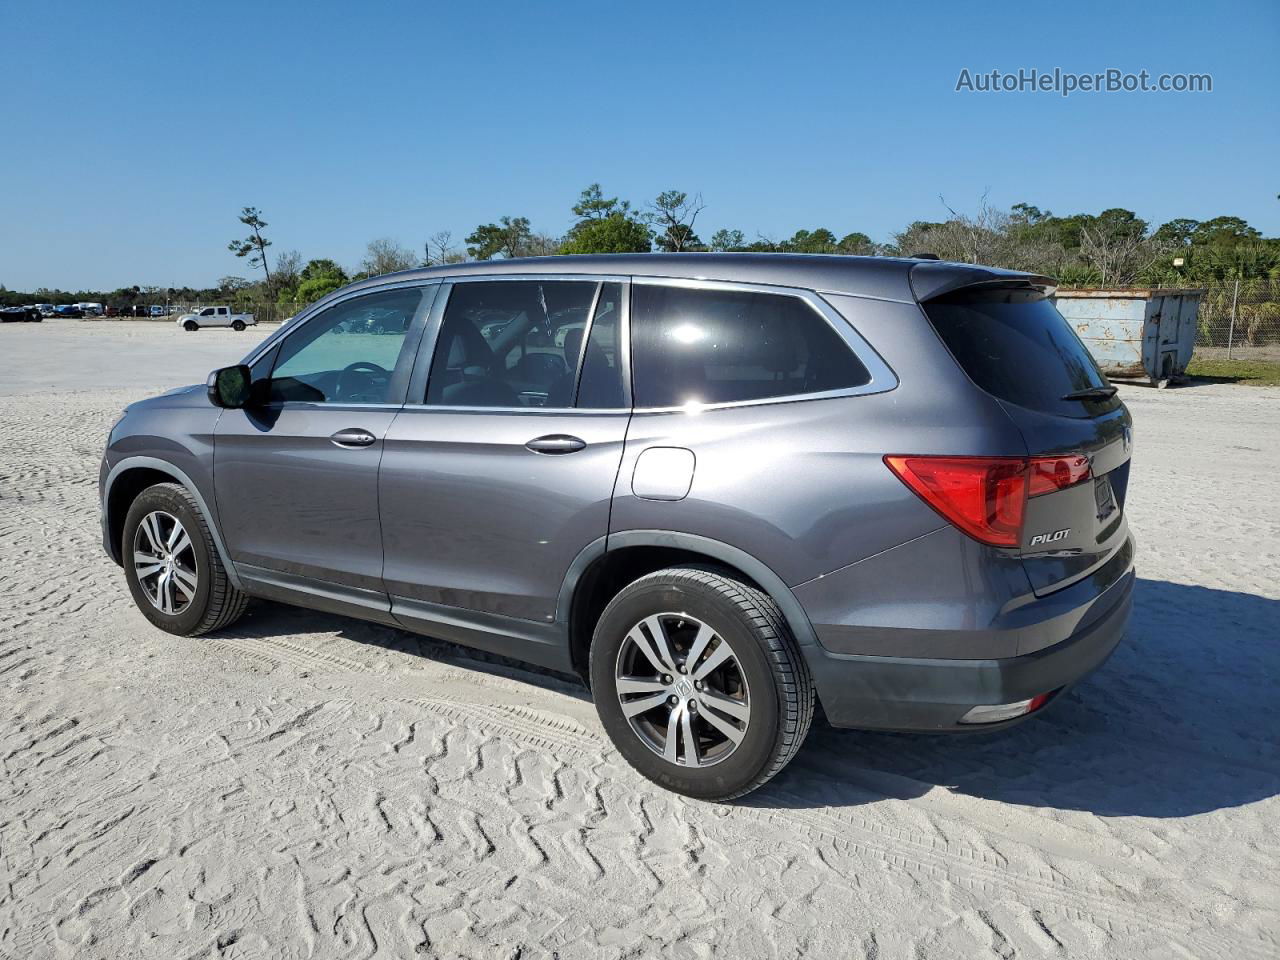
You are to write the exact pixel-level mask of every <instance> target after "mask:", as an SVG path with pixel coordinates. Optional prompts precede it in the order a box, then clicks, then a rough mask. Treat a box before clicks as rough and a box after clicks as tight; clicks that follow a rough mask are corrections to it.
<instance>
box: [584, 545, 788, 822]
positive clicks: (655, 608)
mask: <svg viewBox="0 0 1280 960" xmlns="http://www.w3.org/2000/svg"><path fill="white" fill-rule="evenodd" d="M659 633H660V634H661V637H659V636H657V634H659ZM722 648H723V649H722ZM590 673H591V688H592V691H593V693H594V696H595V702H596V711H597V712H598V713H599V715H600V721H601V723H602V724H603V725H604V728H605V731H606V732H607V733H608V734H609V737H610V739H611V740H612V741H613V743H614V745H615V746H616V747H617V748H618V751H619V752H620V753H621V754H622V755H623V757H625V758H626V760H627V762H628V763H630V764H631V766H633V767H634V768H635V769H636V770H637V771H639V773H641V774H642V775H643V776H645V777H647V778H648V779H650V780H652V781H653V782H654V783H657V784H659V785H660V786H663V787H666V788H667V789H668V790H672V791H675V792H676V793H682V794H684V795H685V796H690V797H696V798H698V799H701V800H716V801H723V800H732V799H733V798H735V797H740V796H742V795H743V794H746V793H750V792H751V791H752V790H755V789H756V788H757V787H759V786H761V785H762V784H764V783H765V782H766V781H768V780H769V779H770V778H771V777H773V776H774V775H775V774H777V773H778V772H779V771H780V770H781V769H782V768H783V767H785V766H786V765H787V763H789V762H790V760H791V758H792V757H793V756H795V754H796V752H797V751H798V750H799V748H800V744H801V743H802V742H803V741H804V737H805V734H806V733H807V732H808V730H809V724H810V723H811V721H812V719H813V709H814V694H813V681H812V679H811V677H810V676H809V669H808V666H807V665H806V664H805V662H804V658H803V657H802V656H801V654H800V650H799V648H798V647H797V645H796V642H795V639H794V638H793V637H792V635H791V632H790V630H789V629H788V628H787V625H786V621H785V620H784V618H783V616H782V612H781V611H780V610H779V609H778V606H777V604H775V603H774V602H773V600H772V599H770V597H769V596H768V595H766V594H764V593H762V592H761V591H760V590H757V589H756V588H755V587H752V586H749V585H747V584H745V583H743V582H741V581H739V580H735V579H733V578H732V577H730V576H727V575H725V574H722V573H719V572H717V571H714V570H707V569H702V568H698V567H671V568H668V569H666V570H660V571H658V572H657V573H651V574H649V575H648V576H645V577H641V578H640V579H639V580H636V581H635V582H634V583H631V584H630V585H628V586H626V587H624V588H623V589H622V590H621V591H620V592H619V593H618V595H617V596H615V597H614V598H613V599H612V600H611V601H610V602H609V605H608V606H607V607H605V610H604V613H602V614H601V616H600V620H599V622H598V623H597V624H596V629H595V636H594V638H593V640H592V645H591V657H590ZM673 727H674V728H675V730H674V732H673V731H672V728H673Z"/></svg>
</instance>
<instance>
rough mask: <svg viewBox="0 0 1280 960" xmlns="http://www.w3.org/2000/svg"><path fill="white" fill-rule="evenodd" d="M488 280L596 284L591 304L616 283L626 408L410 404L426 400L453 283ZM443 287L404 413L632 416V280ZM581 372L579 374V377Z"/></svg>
mask: <svg viewBox="0 0 1280 960" xmlns="http://www.w3.org/2000/svg"><path fill="white" fill-rule="evenodd" d="M490 280H504V281H505V280H524V281H526V282H528V281H533V282H539V281H542V280H578V281H587V282H591V283H595V284H596V292H595V294H594V296H593V301H592V302H593V304H594V303H595V302H596V300H598V298H599V296H600V291H601V290H602V289H603V288H604V284H606V283H618V284H621V285H622V304H621V307H622V316H621V318H620V323H619V325H618V331H619V334H618V335H619V336H620V337H622V349H623V351H624V353H623V354H622V359H623V361H624V363H623V367H622V388H623V393H622V395H623V397H624V398H625V399H626V400H627V401H628V403H627V406H625V407H589V408H588V407H451V406H446V405H444V404H439V403H411V402H409V397H413V396H421V397H423V399H424V400H425V399H426V392H427V378H428V376H429V375H430V372H431V361H432V358H433V357H434V356H435V352H436V341H437V340H438V339H439V337H440V326H441V324H442V323H443V322H444V311H445V309H446V308H447V307H448V304H449V297H450V296H451V295H452V293H453V286H454V284H456V283H483V282H488V281H490ZM441 281H442V283H443V284H444V286H442V287H441V289H440V290H439V291H438V292H437V294H436V300H435V303H434V304H432V308H431V314H430V316H429V317H428V318H427V325H426V330H425V331H424V332H423V335H422V339H421V340H420V341H419V342H418V358H417V361H416V363H415V364H414V368H413V372H412V374H411V375H410V377H409V392H408V394H407V396H406V397H405V404H404V406H403V407H402V409H403V410H406V411H415V412H416V411H419V410H439V411H442V412H445V413H520V414H526V415H530V416H532V415H538V414H554V415H556V416H563V415H569V414H594V415H596V416H599V415H601V414H625V415H627V416H630V415H631V410H632V408H631V404H630V400H631V278H630V277H626V276H619V275H615V274H595V273H512V274H507V273H504V274H475V275H470V274H468V275H465V276H459V277H443V278H441ZM593 319H594V317H592V316H588V318H587V323H588V327H589V326H590V324H591V322H592V320H593ZM586 346H587V334H586V333H584V334H583V337H582V348H583V350H584V351H585V350H586ZM580 373H581V371H579V374H580ZM574 396H575V397H576V396H577V385H576V381H575V386H574Z"/></svg>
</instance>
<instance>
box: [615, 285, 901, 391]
mask: <svg viewBox="0 0 1280 960" xmlns="http://www.w3.org/2000/svg"><path fill="white" fill-rule="evenodd" d="M631 283H632V284H633V285H640V284H643V285H645V286H665V287H683V288H685V289H691V290H732V291H740V292H747V293H768V294H773V295H775V296H790V297H796V298H797V299H799V300H803V301H804V302H805V303H807V304H808V305H809V306H810V307H812V308H813V309H814V310H815V311H817V313H818V314H819V315H820V316H821V317H822V318H823V319H824V320H826V321H827V324H828V325H829V326H830V327H831V329H832V330H834V331H835V333H836V335H837V336H838V337H840V339H841V340H843V341H844V342H845V346H847V347H848V348H849V349H850V350H851V351H852V352H853V355H854V356H855V357H857V358H858V360H859V362H861V363H862V365H863V367H865V368H866V371H867V374H868V375H869V376H870V377H871V379H870V380H868V381H867V382H866V383H864V384H861V385H860V386H856V387H843V388H841V389H839V390H822V391H818V392H816V393H787V394H781V395H779V396H776V397H760V398H758V399H754V400H730V401H726V402H724V403H703V404H696V405H691V404H685V405H683V406H675V407H640V406H634V407H633V409H634V411H635V412H636V413H638V414H639V413H701V412H703V411H705V410H727V409H732V408H734V407H761V406H765V405H767V404H774V403H797V402H799V401H803V400H830V399H834V398H837V397H861V396H867V395H870V394H875V393H887V392H888V391H890V390H893V389H895V388H896V387H897V386H898V383H899V381H898V376H897V374H895V373H894V372H893V370H892V369H891V368H890V367H889V365H888V364H887V363H885V361H884V359H883V358H882V357H881V356H880V354H879V353H877V352H876V349H875V348H874V347H873V346H871V344H870V343H868V342H867V341H866V340H865V339H864V338H863V336H862V334H860V333H859V332H858V331H857V330H856V329H855V328H854V326H853V324H852V323H851V322H850V321H849V320H848V319H847V318H846V317H844V315H843V314H841V313H839V312H838V311H837V310H836V309H835V307H833V306H831V304H829V303H827V301H826V300H824V299H823V298H822V297H821V296H819V295H818V293H817V292H816V291H814V290H810V289H806V288H804V287H784V286H779V285H776V284H768V283H746V282H741V281H737V280H691V279H686V278H682V277H641V276H633V277H632V278H631ZM626 316H627V346H628V358H627V359H628V367H630V355H629V351H630V346H631V325H630V324H631V303H630V291H628V303H627V315H626ZM632 402H633V404H634V402H635V397H634V395H632Z"/></svg>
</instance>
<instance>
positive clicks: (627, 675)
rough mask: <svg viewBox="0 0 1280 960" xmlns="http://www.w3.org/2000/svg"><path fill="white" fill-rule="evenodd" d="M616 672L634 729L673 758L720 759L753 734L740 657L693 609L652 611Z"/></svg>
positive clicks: (691, 761)
mask: <svg viewBox="0 0 1280 960" xmlns="http://www.w3.org/2000/svg"><path fill="white" fill-rule="evenodd" d="M614 679H615V686H616V689H617V695H618V702H619V703H620V704H621V706H622V712H623V715H624V716H625V717H626V718H627V722H628V723H630V725H631V729H632V731H633V732H634V733H635V734H636V736H638V737H639V738H640V740H641V742H643V743H644V744H645V745H646V746H647V747H649V749H650V750H652V751H653V752H654V753H656V754H658V756H660V757H662V758H663V759H665V760H667V761H668V762H670V763H674V764H677V765H680V766H688V767H708V766H711V765H712V764H716V763H719V762H720V761H722V760H724V759H725V758H727V757H728V756H729V755H730V754H732V753H733V752H734V751H735V750H736V749H737V748H738V745H739V744H740V743H742V740H743V738H744V737H745V736H746V734H747V727H748V725H749V723H750V718H751V700H750V692H749V690H748V689H747V679H746V676H745V675H744V673H743V671H742V665H741V664H740V663H739V661H738V656H737V654H736V653H735V652H734V650H733V647H732V646H730V644H729V642H728V641H727V640H726V639H725V638H724V637H722V636H721V635H720V634H719V633H717V632H716V630H715V629H714V628H712V627H711V626H709V625H708V624H706V623H703V622H702V621H701V620H698V619H697V618H695V617H691V616H689V615H688V614H685V613H659V614H654V615H653V616H649V617H645V618H644V619H643V620H641V621H640V622H639V623H637V624H636V625H635V626H634V627H632V628H631V629H630V630H629V631H628V632H627V635H626V639H624V640H623V642H622V648H621V649H620V650H619V651H618V662H617V666H616V669H615V673H614Z"/></svg>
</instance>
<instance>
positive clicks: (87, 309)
mask: <svg viewBox="0 0 1280 960" xmlns="http://www.w3.org/2000/svg"><path fill="white" fill-rule="evenodd" d="M76 306H77V307H79V308H80V312H81V313H82V314H83V315H84V316H86V317H100V316H102V315H103V314H104V313H105V312H106V309H105V308H104V307H103V306H102V304H100V303H97V302H96V301H85V302H84V303H77V304H76Z"/></svg>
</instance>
